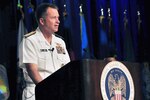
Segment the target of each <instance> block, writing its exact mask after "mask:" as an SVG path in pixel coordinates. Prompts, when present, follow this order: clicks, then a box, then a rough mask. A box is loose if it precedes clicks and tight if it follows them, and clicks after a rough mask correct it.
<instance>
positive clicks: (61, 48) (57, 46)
mask: <svg viewBox="0 0 150 100" xmlns="http://www.w3.org/2000/svg"><path fill="white" fill-rule="evenodd" d="M56 49H57V53H58V54H65V49H64V48H63V47H62V46H61V44H59V43H56Z"/></svg>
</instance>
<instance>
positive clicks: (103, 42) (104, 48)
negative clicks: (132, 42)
mask: <svg viewBox="0 0 150 100" xmlns="http://www.w3.org/2000/svg"><path fill="white" fill-rule="evenodd" d="M99 18H100V24H99V46H98V47H99V51H98V53H99V54H98V56H99V57H98V58H99V59H104V58H106V57H108V56H109V54H108V52H109V51H108V50H109V49H108V47H109V46H108V35H107V31H106V23H105V16H104V12H103V9H102V8H101V15H100V17H99Z"/></svg>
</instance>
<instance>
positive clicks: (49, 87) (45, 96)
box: [35, 59, 142, 100]
mask: <svg viewBox="0 0 150 100" xmlns="http://www.w3.org/2000/svg"><path fill="white" fill-rule="evenodd" d="M107 63H108V62H107V61H101V60H90V59H85V60H77V61H72V62H70V63H68V64H67V65H65V66H64V67H62V68H61V69H59V70H57V71H56V72H55V73H53V74H52V75H50V76H49V77H47V78H46V79H44V80H43V81H42V82H40V83H39V84H37V85H36V88H35V97H36V100H103V98H102V94H101V87H100V79H101V73H102V71H103V68H104V67H105V65H106V64H107ZM122 63H123V64H125V66H127V68H128V69H129V71H130V73H131V76H132V78H133V81H134V86H135V87H134V88H135V100H142V89H141V78H140V64H137V63H129V62H122Z"/></svg>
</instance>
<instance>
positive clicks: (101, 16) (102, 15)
mask: <svg viewBox="0 0 150 100" xmlns="http://www.w3.org/2000/svg"><path fill="white" fill-rule="evenodd" d="M99 18H100V23H102V21H103V19H104V11H103V8H101V15H100V17H99Z"/></svg>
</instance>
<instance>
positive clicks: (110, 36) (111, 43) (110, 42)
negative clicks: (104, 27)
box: [107, 8, 117, 57]
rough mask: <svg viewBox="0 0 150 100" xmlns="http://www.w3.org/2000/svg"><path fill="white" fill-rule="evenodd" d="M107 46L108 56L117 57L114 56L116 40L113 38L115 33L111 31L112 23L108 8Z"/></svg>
mask: <svg viewBox="0 0 150 100" xmlns="http://www.w3.org/2000/svg"><path fill="white" fill-rule="evenodd" d="M107 20H108V31H107V32H108V46H109V56H111V57H117V55H116V38H115V32H114V30H113V25H112V24H113V23H112V18H111V13H110V8H108V18H107Z"/></svg>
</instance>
